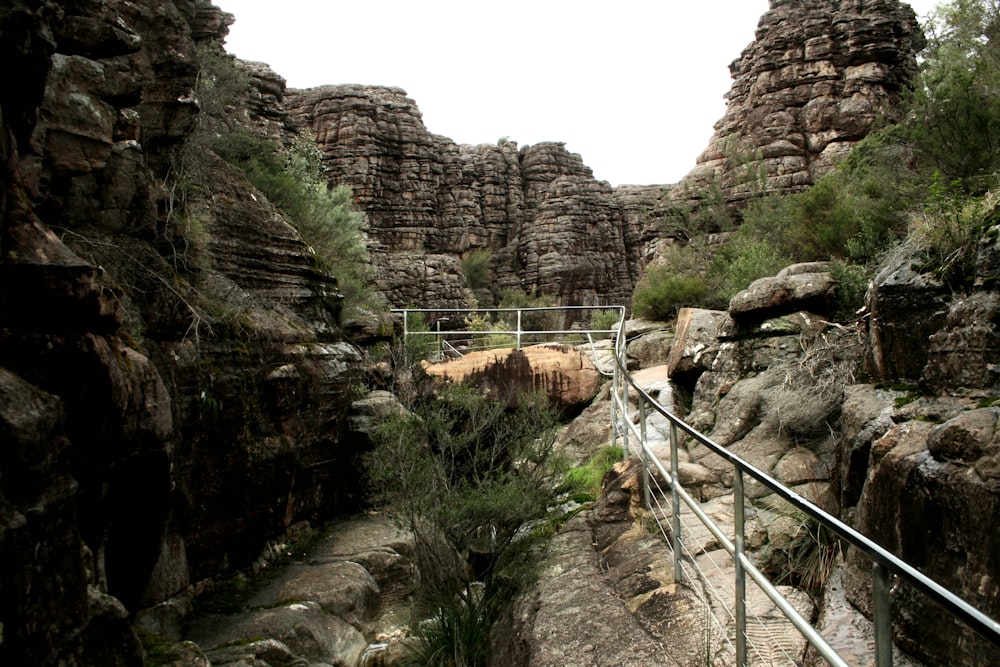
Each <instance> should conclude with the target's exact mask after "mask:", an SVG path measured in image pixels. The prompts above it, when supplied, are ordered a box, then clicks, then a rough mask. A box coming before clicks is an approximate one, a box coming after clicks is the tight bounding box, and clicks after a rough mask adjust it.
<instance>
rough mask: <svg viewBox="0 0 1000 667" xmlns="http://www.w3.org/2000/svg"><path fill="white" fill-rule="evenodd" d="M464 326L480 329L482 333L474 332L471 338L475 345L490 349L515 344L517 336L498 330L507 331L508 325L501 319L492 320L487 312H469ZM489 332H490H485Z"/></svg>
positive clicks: (475, 329)
mask: <svg viewBox="0 0 1000 667" xmlns="http://www.w3.org/2000/svg"><path fill="white" fill-rule="evenodd" d="M464 322H465V328H466V329H467V330H468V331H482V332H484V333H482V334H474V335H473V337H472V338H473V340H474V341H475V344H476V347H479V348H483V349H487V350H492V349H496V348H501V347H514V346H515V345H517V337H516V336H513V335H509V334H504V333H496V332H498V331H509V330H510V327H509V326H508V325H507V324H506V323H505V322H504V321H502V320H494V319H493V317H492V316H491V315H490V314H489V313H471V314H469V315H468V316H467V317H466V318H465V320H464ZM485 332H491V333H485Z"/></svg>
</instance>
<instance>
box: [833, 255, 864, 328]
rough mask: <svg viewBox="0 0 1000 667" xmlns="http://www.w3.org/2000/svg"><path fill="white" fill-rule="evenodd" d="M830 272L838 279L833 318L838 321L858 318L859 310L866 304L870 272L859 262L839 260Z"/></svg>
mask: <svg viewBox="0 0 1000 667" xmlns="http://www.w3.org/2000/svg"><path fill="white" fill-rule="evenodd" d="M830 274H831V275H832V276H833V279H834V280H836V281H837V294H836V304H835V307H834V311H833V313H831V318H832V319H833V320H834V321H837V322H848V321H851V320H856V319H857V318H858V310H860V309H861V308H862V307H863V306H864V305H865V294H866V293H867V291H868V272H867V271H865V268H864V267H862V266H859V265H857V264H851V263H849V262H842V261H837V262H834V263H833V265H832V266H831V267H830Z"/></svg>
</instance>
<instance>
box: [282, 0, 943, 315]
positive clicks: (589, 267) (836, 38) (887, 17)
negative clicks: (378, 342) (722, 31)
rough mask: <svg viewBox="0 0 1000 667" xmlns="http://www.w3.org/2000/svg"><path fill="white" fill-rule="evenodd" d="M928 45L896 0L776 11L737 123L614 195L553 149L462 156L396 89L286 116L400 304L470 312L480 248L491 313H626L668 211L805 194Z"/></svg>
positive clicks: (354, 94)
mask: <svg viewBox="0 0 1000 667" xmlns="http://www.w3.org/2000/svg"><path fill="white" fill-rule="evenodd" d="M923 45H924V37H923V34H922V33H921V32H920V29H919V27H918V25H917V22H916V18H915V16H914V14H913V11H912V10H911V9H910V8H909V6H907V5H904V4H901V3H900V2H898V1H897V0H865V1H863V2H854V3H841V2H832V1H830V0H809V1H808V2H779V1H775V2H772V6H771V8H770V10H769V11H768V12H767V13H765V14H764V16H763V17H762V18H761V21H760V24H759V26H758V29H757V35H756V40H755V41H754V42H753V43H752V44H751V45H750V46H748V47H747V48H746V49H745V50H744V52H743V54H742V55H741V56H740V58H738V59H737V60H736V61H734V62H733V64H732V65H731V69H732V73H733V77H734V83H733V87H732V89H731V91H730V93H729V95H728V98H729V107H728V109H727V111H726V115H725V116H724V117H723V118H722V119H721V120H720V121H719V122H718V123H717V124H716V133H715V135H714V137H713V138H712V140H711V142H710V144H709V146H708V148H707V149H706V150H705V152H704V153H703V154H702V155H701V156H700V157H699V158H698V163H697V166H696V167H695V169H694V170H693V171H692V172H691V173H690V174H689V175H688V176H687V177H685V179H684V180H683V181H682V183H680V184H678V185H677V186H622V187H618V188H615V189H614V190H612V189H611V188H610V187H609V186H608V185H607V184H606V183H602V182H598V181H595V180H594V179H593V177H592V173H591V171H590V169H588V168H587V167H586V166H585V165H584V164H583V162H582V160H581V158H580V156H578V155H574V154H571V153H568V152H567V151H565V149H564V148H563V146H562V145H561V144H556V143H543V144H538V145H535V146H525V147H523V148H521V149H518V147H517V145H516V144H515V143H513V142H508V143H505V144H501V145H496V146H493V145H479V146H467V145H463V146H460V145H456V144H454V143H453V142H452V141H450V140H449V139H447V138H445V137H440V136H436V135H432V134H430V133H429V132H427V130H426V128H425V127H424V125H423V122H422V120H421V116H420V112H419V110H418V109H417V107H416V104H415V103H414V101H413V100H411V99H409V98H408V97H407V96H406V93H405V92H404V91H402V90H400V89H398V88H386V87H377V86H358V85H343V86H324V87H320V88H315V89H310V90H304V91H288V92H287V93H285V95H284V97H283V106H282V107H281V108H282V109H287V111H288V122H289V123H290V125H291V126H293V127H295V128H298V129H308V130H311V131H312V132H313V134H314V135H315V137H316V140H317V142H318V143H319V145H320V146H321V148H322V149H323V152H324V159H325V164H326V167H327V169H328V171H329V176H330V181H331V183H345V184H348V185H349V186H351V188H352V189H353V191H354V193H355V197H356V199H357V202H358V204H359V205H360V207H361V208H362V209H363V210H364V211H365V213H366V214H367V216H368V221H369V224H370V234H371V248H372V257H373V262H374V263H375V265H376V267H377V269H378V281H379V285H380V286H381V287H382V288H383V290H384V291H385V292H386V293H387V294H388V295H389V298H390V300H391V301H392V302H393V304H395V305H397V306H406V305H421V306H427V307H446V306H453V307H465V306H468V305H469V304H470V300H471V298H472V294H471V293H470V292H467V291H465V288H466V287H467V286H468V285H467V283H466V281H465V279H464V276H463V275H462V273H461V268H460V261H459V259H460V257H461V256H462V255H463V254H464V253H467V252H469V251H470V250H476V249H481V250H488V251H490V252H491V253H492V255H493V261H492V264H491V271H492V283H491V287H492V293H491V294H489V295H488V298H491V299H493V300H494V301H495V300H496V299H497V298H498V297H499V294H500V292H501V291H502V290H503V289H511V288H517V289H522V290H524V291H526V292H532V291H537V292H538V293H542V294H549V295H553V296H555V297H556V298H557V300H558V301H559V302H560V303H562V304H566V305H596V304H600V303H628V302H629V301H630V298H631V291H632V287H633V286H634V284H635V281H636V278H637V276H638V273H639V272H640V270H641V267H642V265H643V264H644V262H645V260H646V259H647V258H648V256H649V255H650V254H651V253H653V254H655V246H656V242H657V240H658V238H659V237H660V236H661V235H662V233H663V229H662V227H663V218H664V216H665V215H667V211H669V210H670V209H673V208H676V206H681V207H683V208H698V207H699V206H701V205H703V204H704V203H705V200H706V199H707V198H713V197H715V198H719V199H720V200H721V201H722V202H724V203H725V204H727V205H729V206H731V207H736V208H738V207H739V206H740V205H741V203H742V202H743V201H744V200H746V199H747V198H748V197H749V196H751V195H753V194H760V193H762V192H792V191H798V190H802V189H805V188H806V187H808V186H809V185H811V184H812V183H813V182H814V181H815V180H816V179H817V178H819V177H820V176H822V175H823V174H824V173H826V172H827V171H828V170H829V169H830V168H831V167H832V166H833V165H835V164H836V163H837V162H838V161H839V160H840V159H842V158H843V157H844V156H845V155H846V154H847V153H848V152H849V151H850V149H851V148H852V147H853V146H854V144H855V143H857V142H858V141H859V140H861V139H863V138H864V137H865V135H867V133H868V132H869V130H870V129H871V128H872V126H873V124H874V123H875V121H876V120H877V119H878V118H879V117H880V116H881V115H882V114H886V113H891V110H892V108H893V107H894V105H895V103H896V102H897V101H898V100H899V98H900V95H901V93H902V91H903V90H904V89H905V87H906V86H907V85H908V84H909V81H910V79H911V78H912V76H913V75H914V73H915V71H916V53H917V52H918V51H919V50H920V49H921V48H923ZM265 78H266V77H265ZM273 83H274V82H273V80H272V81H270V83H269V84H268V85H269V86H272V87H273ZM277 98H278V99H279V100H281V99H282V95H280V94H279V95H278V96H277ZM279 113H280V112H279ZM272 120H273V114H272ZM688 231H690V230H688ZM480 296H481V297H482V296H483V295H482V294H480ZM480 305H492V304H480Z"/></svg>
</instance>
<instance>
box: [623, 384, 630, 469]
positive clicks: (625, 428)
mask: <svg viewBox="0 0 1000 667" xmlns="http://www.w3.org/2000/svg"><path fill="white" fill-rule="evenodd" d="M620 409H621V411H622V458H626V459H627V458H628V455H629V445H628V432H629V424H631V423H632V422H631V418H630V417H629V416H628V381H623V382H622V404H621V407H620Z"/></svg>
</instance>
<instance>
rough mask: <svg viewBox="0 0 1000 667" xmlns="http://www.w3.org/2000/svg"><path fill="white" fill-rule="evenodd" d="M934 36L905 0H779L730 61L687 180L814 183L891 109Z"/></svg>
mask: <svg viewBox="0 0 1000 667" xmlns="http://www.w3.org/2000/svg"><path fill="white" fill-rule="evenodd" d="M924 44H925V39H924V36H923V33H922V32H921V30H920V28H919V26H918V24H917V20H916V16H915V15H914V13H913V10H912V9H911V8H910V6H909V5H907V4H905V3H902V2H899V1H898V0H861V1H860V2H851V3H843V2H835V1H832V0H806V1H803V2H785V1H779V0H772V2H771V7H770V9H769V10H768V11H767V12H766V13H765V14H764V15H763V16H762V17H761V19H760V22H759V23H758V25H757V32H756V38H755V40H754V42H753V43H752V44H750V45H749V46H748V47H747V48H746V49H744V51H743V53H742V54H741V55H740V57H739V58H738V59H736V60H734V61H733V63H732V64H731V65H730V66H729V69H730V71H731V72H732V75H733V79H734V81H733V86H732V88H731V89H730V91H729V94H728V95H727V99H728V108H727V109H726V114H725V115H724V116H723V117H722V119H721V120H719V122H718V123H716V126H715V135H714V136H713V137H712V140H711V141H710V142H709V146H708V148H707V149H706V150H705V152H703V153H702V154H701V156H700V157H699V158H698V165H697V167H696V168H695V169H694V170H693V171H692V172H691V173H690V174H688V176H687V177H686V178H685V179H684V181H683V185H684V186H685V187H687V188H688V189H689V190H690V191H696V192H697V191H706V192H707V191H711V188H712V186H713V185H714V186H715V187H717V188H719V189H720V190H721V194H722V196H723V198H724V199H725V200H726V201H728V202H739V201H740V200H742V199H745V198H747V197H748V196H750V195H752V194H755V193H759V192H762V191H766V192H790V191H796V190H802V189H804V188H806V187H808V186H809V185H811V184H812V183H814V182H815V181H816V179H818V178H819V177H820V176H822V175H823V174H825V173H826V172H827V171H829V170H830V169H831V168H832V167H833V166H834V165H836V164H837V163H838V162H839V161H840V160H841V159H842V158H843V157H845V156H846V155H847V153H848V152H849V151H850V150H851V148H852V147H853V146H854V144H855V143H857V142H858V141H860V140H861V139H863V138H864V137H865V135H866V134H867V133H868V131H869V130H870V129H871V128H872V126H873V124H874V123H875V122H876V120H878V119H879V118H880V117H881V116H882V115H883V114H887V113H889V114H891V111H892V109H893V107H894V105H895V104H896V103H897V102H898V101H899V100H900V98H901V96H902V95H903V93H904V91H905V90H906V88H907V86H909V85H910V81H911V80H912V78H913V76H914V75H915V74H916V71H917V66H916V54H917V53H918V52H919V51H920V50H921V49H922V48H923V47H924Z"/></svg>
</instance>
